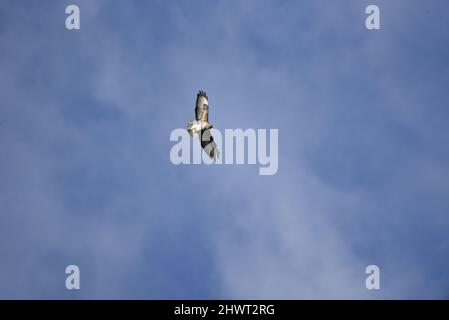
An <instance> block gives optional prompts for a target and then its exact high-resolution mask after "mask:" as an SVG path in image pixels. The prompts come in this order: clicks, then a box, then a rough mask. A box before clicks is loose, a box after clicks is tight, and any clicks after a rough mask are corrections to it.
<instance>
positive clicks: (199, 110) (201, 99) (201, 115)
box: [195, 90, 209, 122]
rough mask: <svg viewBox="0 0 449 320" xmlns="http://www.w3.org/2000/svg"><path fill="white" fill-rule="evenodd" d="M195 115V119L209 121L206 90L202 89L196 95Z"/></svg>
mask: <svg viewBox="0 0 449 320" xmlns="http://www.w3.org/2000/svg"><path fill="white" fill-rule="evenodd" d="M195 117H196V121H205V122H209V102H208V99H207V94H206V92H204V91H202V90H200V91H199V92H198V94H197V95H196V106H195Z"/></svg>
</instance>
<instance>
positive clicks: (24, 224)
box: [0, 0, 449, 299]
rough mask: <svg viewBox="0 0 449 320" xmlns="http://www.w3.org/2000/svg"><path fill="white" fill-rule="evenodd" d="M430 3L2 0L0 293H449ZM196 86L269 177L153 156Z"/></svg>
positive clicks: (189, 104) (448, 153)
mask: <svg viewBox="0 0 449 320" xmlns="http://www.w3.org/2000/svg"><path fill="white" fill-rule="evenodd" d="M69 4H77V5H79V7H80V10H81V29H80V30H78V31H68V30H66V29H65V18H66V15H65V7H66V6H67V5H69ZM369 4H377V5H378V6H379V7H380V10H381V27H382V29H381V30H380V31H368V30H366V28H365V17H366V15H365V8H366V6H367V5H369ZM447 9H448V4H447V2H445V1H442V0H441V1H438V0H434V1H431V2H428V3H427V2H424V1H405V0H401V1H394V2H393V1H380V0H378V1H370V2H368V1H355V0H354V1H333V2H330V1H170V2H167V1H145V2H144V1H126V3H125V2H118V1H99V0H98V1H97V0H96V1H81V0H78V1H39V2H37V1H24V0H20V1H5V0H2V5H1V9H0V71H1V72H0V85H1V88H2V90H0V123H1V124H0V146H1V151H0V298H13V299H16V298H43V299H46V298H63V299H78V298H87V299H91V298H93V299H95V298H113V299H120V298H137V299H161V298H169V299H170V298H171V299H178V298H185V299H199V298H202V299H209V298H211V299H213V298H263V299H270V298H287V299H301V298H326V299H327V298H343V299H345V298H360V299H378V298H388V299H390V298H393V299H398V298H448V292H449V277H448V276H447V274H446V273H447V272H446V270H448V268H449V258H448V257H449V232H448V228H449V216H448V212H449V150H448V146H449V126H448V125H447V121H448V119H449V110H448V107H449V94H448V91H447V83H449V64H448V62H447V57H448V56H449V52H448V50H449V20H448V19H447V15H446V11H447ZM199 89H203V90H205V91H207V93H208V95H209V97H210V99H209V100H210V101H209V103H210V118H211V121H212V122H213V123H214V125H215V127H216V128H218V129H224V128H244V129H245V128H256V129H257V128H266V129H269V128H277V129H279V170H278V173H277V174H276V175H274V176H259V175H258V169H257V167H256V166H250V165H244V166H237V165H226V166H205V165H200V166H193V165H192V166H188V165H184V166H174V165H173V164H172V163H171V162H170V159H169V152H170V148H171V147H172V146H173V142H170V140H169V135H170V132H171V131H172V130H173V129H175V128H179V127H185V125H186V123H187V121H189V120H191V119H192V118H193V106H194V100H195V95H196V92H197V91H198V90H199ZM69 264H76V265H78V266H79V267H80V269H81V290H79V291H68V290H66V288H65V277H66V275H65V273H64V271H65V267H66V266H67V265H69ZM370 264H376V265H378V266H379V267H380V271H381V289H380V290H377V291H368V290H366V288H365V278H366V275H365V273H364V271H365V267H366V266H367V265H370Z"/></svg>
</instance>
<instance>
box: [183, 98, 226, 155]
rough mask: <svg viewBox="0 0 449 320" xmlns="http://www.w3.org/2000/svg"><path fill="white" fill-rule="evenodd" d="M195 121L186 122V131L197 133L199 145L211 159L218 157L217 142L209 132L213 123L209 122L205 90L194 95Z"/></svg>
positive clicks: (191, 134)
mask: <svg viewBox="0 0 449 320" xmlns="http://www.w3.org/2000/svg"><path fill="white" fill-rule="evenodd" d="M195 119H196V120H195V121H190V122H189V123H187V131H188V132H189V134H190V136H191V137H192V136H193V135H195V134H199V135H198V137H199V138H200V142H201V147H202V148H203V150H204V151H205V152H206V154H207V155H208V156H209V157H210V158H211V159H214V160H215V159H216V158H218V157H220V151H218V148H217V144H216V143H215V142H214V138H213V137H212V135H211V133H210V129H212V128H213V125H212V124H211V123H209V102H208V98H207V94H206V92H204V91H202V90H200V91H199V92H198V94H197V95H196V105H195Z"/></svg>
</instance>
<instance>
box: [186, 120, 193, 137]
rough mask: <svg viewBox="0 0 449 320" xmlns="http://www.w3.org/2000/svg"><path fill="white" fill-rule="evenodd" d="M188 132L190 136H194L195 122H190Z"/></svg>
mask: <svg viewBox="0 0 449 320" xmlns="http://www.w3.org/2000/svg"><path fill="white" fill-rule="evenodd" d="M187 132H188V133H189V134H190V136H193V121H189V122H188V123H187Z"/></svg>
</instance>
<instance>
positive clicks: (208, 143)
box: [200, 129, 220, 160]
mask: <svg viewBox="0 0 449 320" xmlns="http://www.w3.org/2000/svg"><path fill="white" fill-rule="evenodd" d="M200 139H201V148H203V150H204V152H206V153H207V155H208V156H209V157H210V158H211V159H214V160H215V158H216V157H220V151H218V147H217V144H216V143H215V142H214V138H213V137H212V134H211V133H210V129H207V130H201V135H200Z"/></svg>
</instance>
